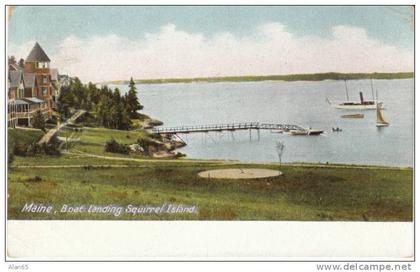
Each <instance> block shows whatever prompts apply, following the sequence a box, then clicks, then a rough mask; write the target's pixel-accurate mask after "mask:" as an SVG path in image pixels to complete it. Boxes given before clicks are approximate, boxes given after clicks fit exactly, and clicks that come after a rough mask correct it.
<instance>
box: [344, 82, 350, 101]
mask: <svg viewBox="0 0 420 272" xmlns="http://www.w3.org/2000/svg"><path fill="white" fill-rule="evenodd" d="M344 84H345V85H346V98H347V101H349V91H348V90H347V79H345V80H344Z"/></svg>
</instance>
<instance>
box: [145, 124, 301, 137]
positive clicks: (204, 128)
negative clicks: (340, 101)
mask: <svg viewBox="0 0 420 272" xmlns="http://www.w3.org/2000/svg"><path fill="white" fill-rule="evenodd" d="M260 129H264V130H279V131H290V130H306V129H304V128H302V127H300V126H297V125H288V124H273V123H259V122H251V123H232V124H216V125H200V126H179V127H167V128H154V129H153V130H152V132H153V133H155V134H160V135H175V134H189V133H207V132H223V131H236V130H250V131H251V130H258V131H259V130H260Z"/></svg>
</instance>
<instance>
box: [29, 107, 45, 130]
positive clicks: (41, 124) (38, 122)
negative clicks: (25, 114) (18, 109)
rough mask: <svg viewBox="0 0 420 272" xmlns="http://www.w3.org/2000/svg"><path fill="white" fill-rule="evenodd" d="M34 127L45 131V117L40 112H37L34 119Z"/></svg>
mask: <svg viewBox="0 0 420 272" xmlns="http://www.w3.org/2000/svg"><path fill="white" fill-rule="evenodd" d="M31 123H32V126H33V127H34V128H38V129H41V130H42V131H45V119H44V115H43V114H42V112H41V111H40V110H37V111H36V112H35V114H34V116H33V118H32V122H31Z"/></svg>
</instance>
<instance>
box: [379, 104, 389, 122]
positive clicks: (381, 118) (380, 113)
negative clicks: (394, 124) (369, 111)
mask: <svg viewBox="0 0 420 272" xmlns="http://www.w3.org/2000/svg"><path fill="white" fill-rule="evenodd" d="M376 126H377V127H387V126H389V123H388V122H387V121H385V118H384V113H383V108H382V103H377V106H376Z"/></svg>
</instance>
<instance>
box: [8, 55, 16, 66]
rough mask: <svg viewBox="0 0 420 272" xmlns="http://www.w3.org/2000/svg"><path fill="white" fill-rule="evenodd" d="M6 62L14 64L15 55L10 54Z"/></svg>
mask: <svg viewBox="0 0 420 272" xmlns="http://www.w3.org/2000/svg"><path fill="white" fill-rule="evenodd" d="M8 63H9V65H10V64H16V58H15V56H10V57H9V58H8Z"/></svg>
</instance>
